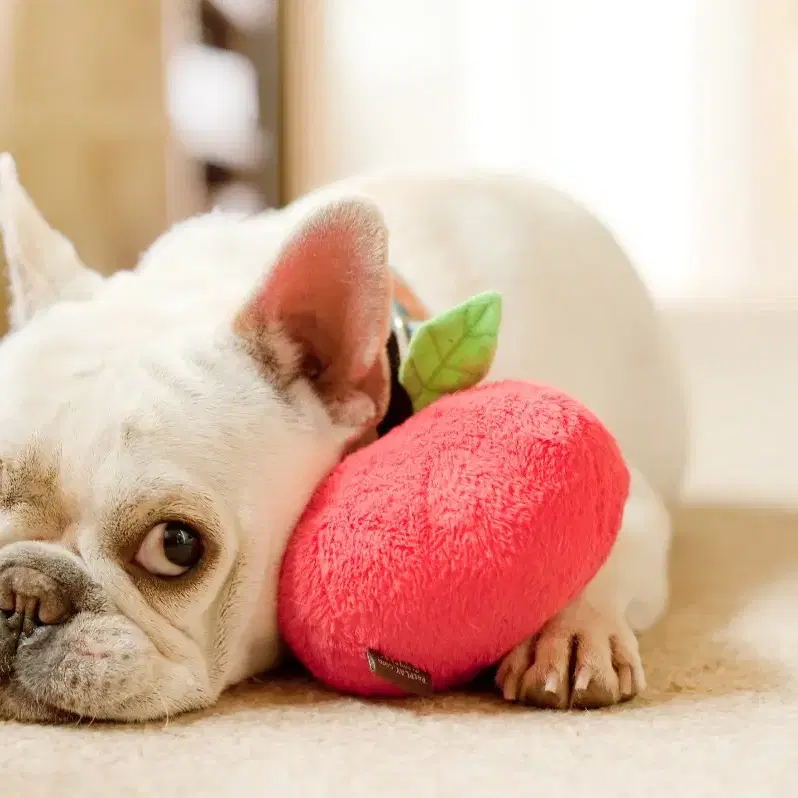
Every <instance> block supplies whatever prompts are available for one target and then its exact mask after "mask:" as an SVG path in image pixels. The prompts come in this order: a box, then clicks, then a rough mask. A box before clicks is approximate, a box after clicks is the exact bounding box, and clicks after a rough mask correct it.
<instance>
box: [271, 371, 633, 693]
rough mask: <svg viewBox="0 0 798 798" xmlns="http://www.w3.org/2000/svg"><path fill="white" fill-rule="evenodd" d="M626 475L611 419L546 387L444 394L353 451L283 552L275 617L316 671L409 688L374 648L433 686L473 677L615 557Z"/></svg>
mask: <svg viewBox="0 0 798 798" xmlns="http://www.w3.org/2000/svg"><path fill="white" fill-rule="evenodd" d="M628 488H629V474H628V471H627V469H626V466H625V465H624V462H623V460H622V458H621V455H620V452H619V450H618V447H617V445H616V443H615V441H614V440H613V438H612V437H611V436H610V434H609V432H608V431H607V430H606V429H605V428H604V426H603V425H602V424H601V423H600V422H599V421H598V420H597V419H596V418H595V416H593V414H592V413H590V412H589V411H588V410H586V409H585V408H584V407H583V406H582V405H581V404H579V403H578V402H576V401H575V400H573V399H571V398H570V397H568V396H565V395H564V394H562V393H560V392H559V391H556V390H554V389H552V388H548V387H544V386H539V385H534V384H531V383H522V382H503V383H489V384H486V385H482V386H479V387H477V388H474V389H471V390H468V391H465V392H462V393H458V394H454V395H451V396H447V397H444V398H442V399H440V400H439V401H437V402H436V403H434V404H433V405H431V406H430V407H428V408H427V409H426V410H424V411H423V412H421V413H419V414H418V415H416V416H413V417H412V418H411V419H410V420H409V421H407V422H405V423H404V424H403V425H402V426H400V427H398V428H397V429H395V430H393V431H392V432H391V433H389V434H388V435H387V436H385V437H384V438H382V439H380V440H379V441H377V442H376V443H374V444H372V445H370V446H368V447H367V448H365V449H362V450H360V451H358V452H356V453H355V454H353V455H352V456H350V457H348V458H347V459H346V460H345V461H344V462H343V463H341V464H340V465H339V466H338V468H337V469H336V470H335V471H334V472H333V473H332V474H331V475H330V477H329V478H328V479H327V480H326V481H325V482H324V483H323V484H322V485H321V487H320V488H319V490H318V491H317V492H316V494H315V496H314V497H313V499H312V501H311V503H310V505H309V507H308V509H307V511H306V512H305V514H304V516H303V518H302V520H301V521H300V524H299V526H298V528H297V530H296V531H295V533H294V535H293V537H292V539H291V541H290V543H289V546H288V550H287V553H286V556H285V560H284V562H283V568H282V575H281V585H280V604H279V607H280V624H281V629H282V632H283V634H284V636H285V639H286V642H287V643H288V645H289V646H290V647H291V649H292V650H293V651H294V653H295V654H296V655H297V656H298V657H299V659H300V660H301V661H302V662H303V663H304V664H305V665H306V666H307V667H308V668H309V670H310V671H311V672H312V673H313V674H314V675H315V676H316V677H318V678H319V679H321V680H322V681H324V682H326V683H327V684H328V685H330V686H332V687H334V688H336V689H338V690H341V691H344V692H349V693H355V694H360V695H399V694H402V690H401V689H399V688H397V687H395V686H393V685H391V684H389V683H387V682H385V681H383V680H381V679H380V678H378V677H377V676H375V675H374V674H372V673H371V672H370V670H369V665H368V661H367V656H366V650H367V649H368V648H373V649H376V650H378V651H379V652H381V653H382V654H384V655H385V656H387V657H390V658H392V659H396V660H401V661H405V662H409V663H411V664H412V665H415V666H416V667H418V668H420V669H422V670H424V671H427V672H428V673H429V674H430V675H431V676H432V684H433V687H434V688H435V689H437V690H440V689H445V688H448V687H452V686H454V685H458V684H463V683H465V682H467V681H469V680H470V679H472V678H473V677H474V676H475V675H476V674H477V673H478V672H479V671H480V670H482V669H483V668H484V667H487V666H488V665H491V664H493V663H495V662H497V661H498V660H499V659H500V658H501V657H502V655H503V654H505V653H506V652H507V651H508V650H509V649H511V648H512V647H513V646H514V645H515V644H516V643H518V642H520V641H521V640H522V639H523V638H525V637H527V636H528V635H530V634H533V633H535V632H536V631H538V630H539V629H540V627H541V626H542V625H543V624H544V623H545V622H546V621H547V620H548V619H549V618H551V617H552V616H553V615H554V614H555V613H557V612H558V611H559V610H560V609H561V608H562V607H564V606H565V605H566V604H567V603H568V602H569V601H570V600H571V599H572V598H573V597H574V596H575V595H576V594H577V593H578V592H579V591H580V590H581V589H582V588H583V587H584V586H585V585H586V584H587V582H589V581H590V579H591V578H592V577H593V576H594V575H595V573H596V571H597V570H598V569H599V567H600V566H601V565H602V563H603V562H604V561H605V559H606V558H607V556H608V555H609V552H610V549H611V547H612V544H613V542H614V540H615V537H616V535H617V532H618V529H619V527H620V523H621V517H622V513H623V506H624V502H625V500H626V496H627V492H628Z"/></svg>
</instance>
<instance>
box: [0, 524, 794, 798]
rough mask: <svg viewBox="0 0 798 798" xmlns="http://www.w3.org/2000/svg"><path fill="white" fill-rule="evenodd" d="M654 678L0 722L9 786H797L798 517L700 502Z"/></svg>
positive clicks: (779, 790)
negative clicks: (528, 697) (595, 708)
mask: <svg viewBox="0 0 798 798" xmlns="http://www.w3.org/2000/svg"><path fill="white" fill-rule="evenodd" d="M673 570H674V574H673V577H674V591H675V595H674V604H673V611H672V613H671V614H670V616H669V618H668V619H667V620H666V621H665V622H663V623H662V624H661V625H660V627H659V628H658V629H657V630H656V631H654V632H652V633H651V634H650V635H649V636H647V637H646V639H645V640H644V644H643V645H644V650H645V658H646V662H647V665H648V676H649V682H650V686H649V690H648V691H647V693H646V695H645V696H644V697H643V698H642V699H639V700H637V701H636V702H634V703H632V704H629V705H626V706H623V707H620V708H617V709H614V710H612V711H604V712H595V713H574V714H554V713H549V712H539V711H531V710H526V709H523V708H517V707H506V706H504V705H503V704H502V703H501V702H499V701H498V700H497V699H495V698H493V697H491V696H484V695H483V696H479V695H472V696H465V695H452V696H447V697H442V698H438V699H435V700H431V701H426V700H415V699H414V700H408V701H403V702H394V703H373V702H372V703H367V702H360V701H355V700H351V699H343V698H338V697H336V696H334V695H332V694H329V693H327V692H324V691H322V690H320V689H318V688H315V687H313V686H312V685H310V684H308V683H305V682H302V681H283V682H281V683H279V684H272V685H248V686H245V687H242V688H239V689H238V690H236V691H235V692H234V693H233V694H231V695H229V696H228V697H227V698H226V699H225V700H224V701H223V702H222V703H221V704H220V705H219V706H218V707H217V708H216V709H215V710H214V711H212V712H208V713H206V714H204V715H198V716H197V715H195V716H188V717H184V718H179V719H176V720H172V721H171V722H170V723H169V724H168V726H163V725H162V724H161V725H157V726H152V727H147V728H143V727H128V728H125V727H114V726H103V725H100V724H96V725H93V726H74V727H69V728H42V727H27V726H20V725H16V724H6V725H0V796H2V798H22V796H25V798H45V796H46V797H47V798H51V797H52V796H69V798H71V797H72V796H80V797H81V798H94V796H103V798H106V796H113V797H114V798H129V796H177V795H178V794H180V795H183V794H186V795H188V796H191V797H192V798H204V797H205V796H218V797H219V798H228V797H229V798H233V796H235V798H241V797H242V796H250V795H257V796H268V795H279V796H299V795H302V796H308V798H310V796H347V797H348V796H361V795H362V796H370V798H375V796H380V798H393V796H412V798H424V797H425V796H436V798H437V797H441V798H444V797H445V796H458V797H459V796H469V797H470V796H483V795H484V796H491V797H492V796H497V795H514V796H526V795H541V796H542V795H547V796H554V795H559V796H565V797H566V798H578V797H581V796H591V797H592V798H595V797H596V796H599V797H600V796H605V795H607V796H610V795H611V796H613V798H622V797H623V796H627V795H628V796H643V798H660V796H663V798H664V797H665V796H668V798H670V796H676V795H677V794H678V795H680V796H681V795H685V796H701V798H712V797H713V796H724V798H728V796H738V795H739V796H771V795H772V796H777V795H778V796H785V797H786V796H790V795H798V516H791V515H787V514H784V515H779V514H776V513H771V512H765V511H749V510H728V509H727V510H722V509H709V508H704V509H693V510H689V511H685V512H684V513H683V515H682V518H681V519H680V522H679V537H678V540H677V542H676V545H675V550H674V569H673Z"/></svg>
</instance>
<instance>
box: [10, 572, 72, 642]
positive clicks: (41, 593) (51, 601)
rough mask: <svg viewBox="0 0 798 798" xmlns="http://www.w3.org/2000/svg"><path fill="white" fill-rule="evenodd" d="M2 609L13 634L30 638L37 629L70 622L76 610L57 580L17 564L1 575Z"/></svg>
mask: <svg viewBox="0 0 798 798" xmlns="http://www.w3.org/2000/svg"><path fill="white" fill-rule="evenodd" d="M0 610H2V611H3V614H4V615H5V616H6V618H8V621H7V623H8V625H9V627H10V628H11V629H12V630H13V631H14V632H16V633H17V634H18V635H19V634H23V635H31V634H33V631H34V630H35V629H36V627H37V626H42V625H44V624H47V625H54V624H59V623H63V622H64V621H66V620H68V619H69V618H70V616H72V614H73V613H74V611H75V608H74V606H73V604H72V602H71V601H70V600H69V598H68V597H67V596H65V595H64V591H63V590H62V588H61V586H60V585H59V584H58V582H56V581H55V579H52V578H51V577H49V576H47V575H46V574H43V573H42V572H41V571H37V570H35V569H34V568H28V567H26V566H18V565H14V566H11V567H10V568H6V569H5V570H4V571H3V572H2V573H0Z"/></svg>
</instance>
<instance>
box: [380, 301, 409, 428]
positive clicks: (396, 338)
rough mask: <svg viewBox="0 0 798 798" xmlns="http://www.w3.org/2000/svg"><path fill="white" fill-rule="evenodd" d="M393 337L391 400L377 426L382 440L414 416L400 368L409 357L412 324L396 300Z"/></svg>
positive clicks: (389, 349)
mask: <svg viewBox="0 0 798 798" xmlns="http://www.w3.org/2000/svg"><path fill="white" fill-rule="evenodd" d="M391 328H392V329H391V335H390V337H389V338H388V365H389V367H390V370H391V398H390V401H389V403H388V410H387V412H386V413H385V415H384V416H383V419H382V421H380V423H379V424H378V425H377V434H378V435H379V437H380V438H381V437H382V436H383V435H385V434H386V433H388V432H390V431H391V430H392V429H393V428H394V427H398V426H399V425H400V424H402V423H403V422H405V421H407V419H408V418H410V416H412V415H413V403H412V402H411V401H410V397H409V396H408V394H407V391H406V390H405V389H404V388H403V387H402V385H401V383H400V382H399V366H400V365H401V363H402V360H403V359H404V358H405V357H407V349H408V346H409V344H410V337H411V335H412V331H411V323H410V319H409V316H408V314H407V311H406V310H405V308H404V307H402V305H400V304H399V303H398V302H396V301H395V300H394V303H393V313H392V316H391Z"/></svg>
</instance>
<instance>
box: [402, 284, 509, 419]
mask: <svg viewBox="0 0 798 798" xmlns="http://www.w3.org/2000/svg"><path fill="white" fill-rule="evenodd" d="M501 316H502V298H501V295H499V294H497V293H496V292H494V291H489V292H486V293H484V294H478V295H477V296H475V297H471V299H469V300H467V301H466V302H463V304H461V305H457V306H456V307H454V308H452V309H451V310H447V311H446V312H445V313H441V314H440V315H438V316H435V317H433V318H431V319H428V320H427V321H425V322H424V323H423V324H421V325H420V326H419V328H418V330H417V331H416V333H415V335H414V336H413V338H412V340H411V341H410V347H409V350H408V353H407V358H406V359H405V360H404V362H403V363H402V365H401V366H400V368H399V381H400V382H401V383H402V385H403V386H404V388H405V390H406V391H407V393H408V395H409V396H410V399H411V401H412V402H413V409H414V410H415V411H416V412H418V411H419V410H422V409H423V408H425V407H426V406H427V405H429V404H432V402H434V401H435V400H436V399H438V398H439V397H441V396H443V395H444V394H447V393H453V392H455V391H462V390H464V389H465V388H470V387H471V386H472V385H476V384H477V383H478V382H479V381H480V380H481V379H482V378H483V377H484V376H485V375H486V374H487V373H488V371H489V370H490V367H491V364H492V363H493V356H494V355H495V354H496V345H497V343H498V336H499V324H500V323H501Z"/></svg>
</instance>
